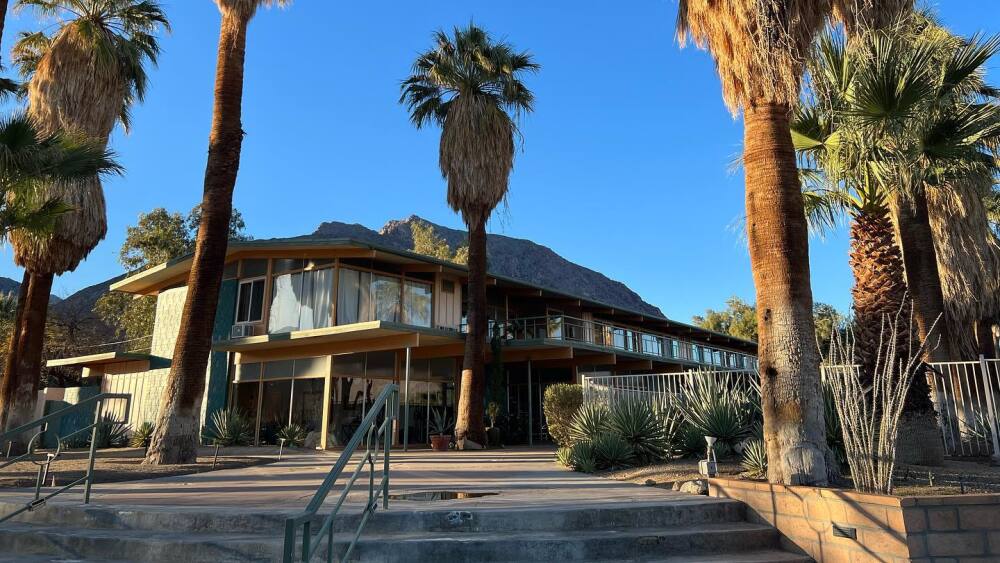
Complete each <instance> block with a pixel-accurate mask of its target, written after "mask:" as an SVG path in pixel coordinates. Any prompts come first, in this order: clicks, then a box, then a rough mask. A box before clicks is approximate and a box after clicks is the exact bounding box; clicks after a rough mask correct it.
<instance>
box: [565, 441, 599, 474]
mask: <svg viewBox="0 0 1000 563" xmlns="http://www.w3.org/2000/svg"><path fill="white" fill-rule="evenodd" d="M568 459H569V464H568V465H567V467H570V468H572V469H573V470H575V471H582V472H584V473H593V472H594V471H597V454H596V453H595V452H594V445H593V444H591V443H590V442H577V443H576V444H573V445H572V446H570V447H569V454H568Z"/></svg>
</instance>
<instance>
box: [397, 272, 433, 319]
mask: <svg viewBox="0 0 1000 563" xmlns="http://www.w3.org/2000/svg"><path fill="white" fill-rule="evenodd" d="M403 287H404V290H403V322H404V323H406V324H408V325H414V326H431V302H432V298H431V296H432V290H431V285H430V284H427V283H420V282H415V281H412V280H406V284H405V285H404V286H403Z"/></svg>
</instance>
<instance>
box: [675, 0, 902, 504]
mask: <svg viewBox="0 0 1000 563" xmlns="http://www.w3.org/2000/svg"><path fill="white" fill-rule="evenodd" d="M908 4H909V3H908V2H905V1H901V2H882V3H875V2H870V1H866V0H835V1H834V2H832V3H825V2H812V1H807V0H730V1H726V2H704V1H694V0H681V2H680V6H679V11H678V18H677V21H678V35H679V38H680V40H681V43H682V44H683V43H684V42H686V40H687V39H689V38H690V39H693V40H694V41H695V42H696V43H697V44H698V45H699V46H702V47H707V48H708V49H709V50H710V51H711V52H712V55H713V57H714V59H715V64H716V70H717V71H718V73H719V78H720V80H721V82H722V95H723V99H724V100H725V102H726V104H727V105H728V106H729V109H730V110H731V111H733V112H734V113H737V112H740V111H742V113H743V123H744V150H743V168H744V174H745V183H746V215H747V239H748V243H749V247H750V261H751V266H752V269H753V276H754V285H755V287H756V294H757V315H758V316H757V322H758V326H759V328H758V333H759V336H760V343H759V348H758V354H759V359H760V372H761V393H762V408H763V412H764V437H765V442H766V443H767V451H768V459H771V460H777V461H776V462H775V463H771V464H769V466H768V479H769V480H770V481H771V482H775V483H786V484H824V483H826V481H827V474H826V461H825V453H826V445H825V442H824V435H823V412H822V404H823V401H822V396H821V395H820V384H819V353H818V351H817V349H816V341H815V326H814V322H813V317H812V307H813V300H812V289H811V287H810V277H809V242H808V227H807V225H806V218H805V210H804V203H803V197H802V192H801V189H800V183H799V178H798V174H797V170H796V161H795V149H794V146H793V145H792V139H791V135H790V134H789V118H790V115H791V109H792V108H793V107H794V106H795V104H796V102H797V100H798V95H799V86H800V81H801V78H802V73H803V69H804V66H805V60H806V57H807V55H808V52H809V49H810V46H811V45H812V42H813V39H814V38H815V37H816V35H817V34H818V33H819V31H820V30H821V29H822V28H823V26H824V24H825V23H826V22H827V20H828V18H830V17H832V15H833V12H834V11H836V12H837V14H839V17H840V18H841V19H844V20H848V21H849V22H851V24H852V25H855V26H863V25H872V23H878V22H881V21H884V20H887V19H891V18H892V17H895V15H896V14H898V13H899V12H901V11H904V10H906V9H908V8H909V5H908Z"/></svg>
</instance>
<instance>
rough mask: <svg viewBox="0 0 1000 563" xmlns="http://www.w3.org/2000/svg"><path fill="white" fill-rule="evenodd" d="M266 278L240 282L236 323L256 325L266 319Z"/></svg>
mask: <svg viewBox="0 0 1000 563" xmlns="http://www.w3.org/2000/svg"><path fill="white" fill-rule="evenodd" d="M263 314H264V278H258V279H255V280H246V281H242V282H240V290H239V294H238V295H237V298H236V322H237V323H256V322H260V321H261V320H262V319H263V318H264V317H263Z"/></svg>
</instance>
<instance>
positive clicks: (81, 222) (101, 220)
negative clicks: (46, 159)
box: [7, 0, 168, 426]
mask: <svg viewBox="0 0 1000 563" xmlns="http://www.w3.org/2000/svg"><path fill="white" fill-rule="evenodd" d="M15 7H16V8H19V9H25V8H34V9H35V11H36V12H37V13H38V14H39V15H41V16H43V17H51V18H59V19H58V24H57V25H56V26H55V28H54V30H53V31H52V32H51V34H49V33H47V32H36V33H24V34H22V35H21V37H20V39H19V40H18V42H17V44H16V45H15V46H14V61H15V63H17V65H18V66H19V67H20V70H21V74H22V76H23V77H24V78H25V79H26V80H27V96H28V115H29V116H31V118H32V120H33V122H34V123H35V124H36V125H37V126H38V128H39V130H40V133H41V134H42V135H52V134H55V133H56V132H58V131H67V132H70V133H73V134H77V135H81V136H83V137H84V138H86V139H88V140H90V141H91V142H94V143H97V144H98V145H99V146H100V147H102V148H103V147H104V146H105V145H106V144H107V142H108V136H109V135H110V134H111V131H112V129H113V128H114V126H115V124H116V122H120V123H122V125H123V126H124V127H125V128H126V129H127V128H128V126H129V122H130V119H129V111H130V109H131V106H132V105H133V104H134V103H136V102H139V101H141V100H142V99H143V96H144V94H145V92H146V83H147V77H146V69H145V65H146V64H147V63H151V64H155V63H156V58H157V56H158V54H159V47H158V44H157V39H156V33H157V32H158V31H159V30H160V29H161V28H167V27H168V23H167V19H166V16H164V14H163V11H162V10H161V9H160V6H159V4H157V3H156V2H155V1H153V0H17V3H16V4H15ZM46 196H47V198H48V199H55V200H59V201H61V202H63V204H65V205H67V206H69V207H70V208H71V209H72V211H70V212H69V213H66V214H64V215H62V216H61V217H59V219H58V220H57V222H56V225H55V228H54V229H53V230H52V232H51V234H50V235H49V236H47V237H37V236H34V235H33V234H32V233H30V232H26V231H14V232H13V233H12V234H11V242H12V244H13V247H14V260H15V262H17V264H18V265H20V266H23V267H24V269H25V281H26V283H22V285H21V289H20V291H21V294H22V298H23V303H24V309H23V311H22V312H23V314H22V315H20V319H19V322H18V326H17V328H16V329H15V330H14V331H13V334H12V336H11V345H10V347H9V349H10V350H11V352H12V353H11V354H10V358H9V359H8V365H9V366H12V368H13V369H12V371H13V377H15V378H16V380H17V381H18V382H19V383H18V385H19V386H21V385H29V384H31V385H36V386H37V380H38V377H39V374H40V370H41V354H42V341H43V338H44V332H45V331H44V328H45V319H46V316H47V311H48V304H49V294H50V293H51V290H52V280H53V278H54V277H55V275H56V274H60V273H63V272H67V271H72V270H74V269H75V268H76V267H77V265H78V264H79V263H80V261H81V260H83V259H84V258H85V257H86V256H87V254H89V253H90V251H91V250H92V249H93V248H94V247H95V246H96V245H97V243H98V242H100V240H101V239H103V238H104V235H105V233H106V231H107V218H106V216H105V205H104V193H103V191H102V188H101V182H100V179H99V177H98V176H96V175H93V176H91V177H90V178H86V179H80V180H75V181H72V182H61V181H60V182H53V183H50V184H48V185H47V186H46ZM29 401H30V403H31V405H24V407H25V409H24V410H22V411H20V412H27V413H30V412H31V410H33V405H34V397H31V398H30V400H29ZM29 406H30V407H32V408H31V409H29V408H28V407H29ZM21 422H24V421H23V420H17V419H16V417H14V418H13V419H12V418H11V417H8V420H7V424H8V426H9V425H11V424H16V423H21Z"/></svg>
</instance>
